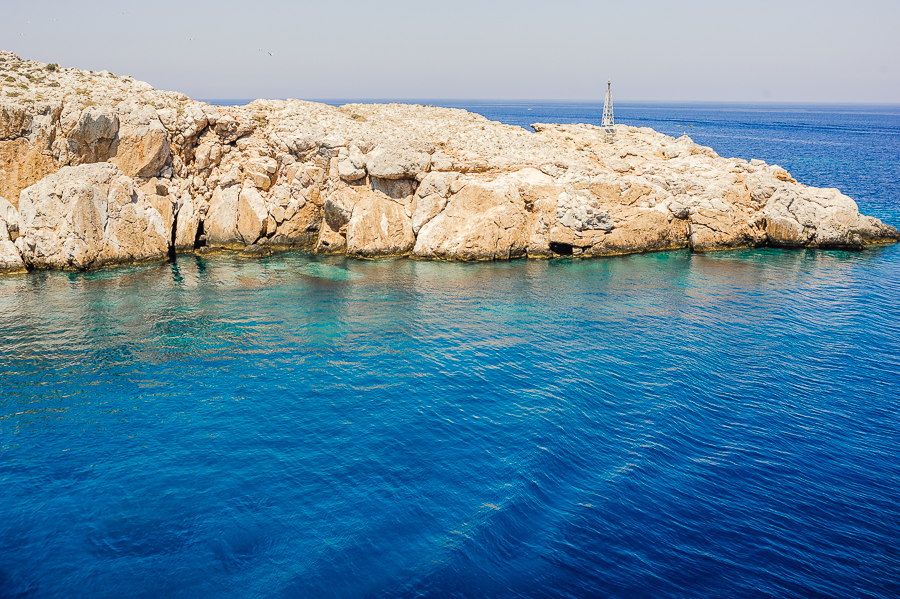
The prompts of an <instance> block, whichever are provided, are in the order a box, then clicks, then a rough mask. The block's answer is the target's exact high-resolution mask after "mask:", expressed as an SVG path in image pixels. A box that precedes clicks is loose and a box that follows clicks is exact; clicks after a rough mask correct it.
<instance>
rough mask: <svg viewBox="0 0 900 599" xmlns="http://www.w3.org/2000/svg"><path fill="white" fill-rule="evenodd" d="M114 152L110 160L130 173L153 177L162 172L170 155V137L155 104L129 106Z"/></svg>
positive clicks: (129, 174) (113, 148)
mask: <svg viewBox="0 0 900 599" xmlns="http://www.w3.org/2000/svg"><path fill="white" fill-rule="evenodd" d="M110 155H111V158H110V159H109V161H110V162H112V163H113V164H116V165H118V167H119V168H120V169H122V172H124V173H125V174H126V175H128V176H130V177H136V176H142V177H152V176H153V175H156V174H157V173H158V172H159V170H160V169H161V168H162V166H163V164H165V162H166V159H167V158H168V157H169V139H168V134H167V132H166V128H165V127H164V126H163V124H162V122H161V121H160V120H159V117H158V115H157V114H156V110H155V109H154V108H153V107H152V106H133V107H129V108H128V110H127V112H125V113H124V115H123V118H122V121H121V126H120V128H119V132H118V136H117V138H116V140H115V143H114V144H113V146H112V147H111V149H110Z"/></svg>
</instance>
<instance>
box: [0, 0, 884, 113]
mask: <svg viewBox="0 0 900 599" xmlns="http://www.w3.org/2000/svg"><path fill="white" fill-rule="evenodd" d="M898 25H900V1H897V0H892V1H883V0H856V1H855V2H848V1H846V0H842V1H840V2H837V1H832V0H816V1H807V0H798V1H792V0H780V1H772V0H758V1H755V2H747V1H745V2H730V1H728V0H715V1H713V0H683V1H680V2H672V1H658V0H647V1H640V0H629V1H620V2H603V1H597V0H594V1H574V0H555V1H554V0H550V1H547V0H544V1H541V2H537V1H532V0H518V1H506V0H501V1H494V2H491V1H490V0H480V1H473V0H460V1H455V2H425V1H422V0H420V1H418V2H413V1H409V0H380V1H377V2H376V1H369V2H364V1H357V0H342V1H327V0H324V1H323V0H319V1H318V2H302V1H293V2H286V1H282V0H253V1H251V2H247V1H246V0H244V1H234V0H215V1H210V0H201V1H191V0H181V1H172V0H154V2H146V1H144V2H133V1H129V0H120V1H115V2H114V1H95V0H79V1H77V2H73V1H72V0H65V1H62V0H29V1H20V0H3V2H2V10H0V49H3V50H10V51H13V52H15V53H17V54H18V55H19V56H21V57H22V58H27V59H35V60H40V61H42V62H56V63H59V64H60V65H62V66H72V67H78V68H81V69H89V70H104V69H105V70H108V71H111V72H113V73H115V74H117V75H131V76H133V77H135V78H137V79H140V80H143V81H147V82H149V83H150V84H151V85H153V86H154V87H156V88H157V89H170V90H177V91H181V92H184V93H186V94H188V95H189V96H191V97H194V98H201V99H229V98H234V99H238V98H241V99H245V98H246V99H250V98H289V97H290V98H301V99H310V100H312V99H338V98H340V99H358V100H366V99H397V100H425V99H484V100H489V99H497V100H500V99H504V100H563V99H565V100H594V101H602V98H603V94H604V92H605V88H606V80H607V79H608V78H609V79H612V81H613V89H614V93H615V97H616V99H617V101H620V102H621V101H647V102H778V103H783V102H823V103H835V102H838V103H845V102H846V103H892V104H900V31H898ZM270 53H271V54H270Z"/></svg>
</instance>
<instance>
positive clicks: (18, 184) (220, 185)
mask: <svg viewBox="0 0 900 599" xmlns="http://www.w3.org/2000/svg"><path fill="white" fill-rule="evenodd" d="M3 56H4V57H8V59H7V60H6V61H4V62H0V195H4V196H5V197H6V198H7V199H8V200H9V203H10V204H11V205H12V206H14V207H15V206H18V204H19V197H20V196H19V194H20V192H21V191H22V190H23V189H25V188H27V187H29V186H33V185H35V184H37V183H38V182H40V181H43V180H44V178H45V177H47V176H48V175H51V174H52V173H54V172H56V170H57V169H59V168H60V167H62V166H65V165H78V164H89V163H95V162H103V161H111V162H113V163H115V164H117V165H119V167H120V169H121V170H122V171H123V172H124V175H126V178H127V176H134V177H135V179H136V180H138V181H140V182H141V185H142V191H141V193H137V192H135V193H137V196H138V199H137V200H136V201H135V202H129V204H130V203H134V204H137V205H144V204H147V205H150V204H152V205H154V206H155V212H157V213H158V214H159V215H160V220H161V221H162V227H163V229H164V230H165V233H166V239H171V236H172V231H171V228H174V236H175V242H174V245H175V246H176V248H177V249H178V251H185V250H189V249H192V248H193V246H194V243H195V241H196V240H198V239H199V240H201V241H202V239H203V237H198V234H199V231H200V226H201V225H200V223H201V221H202V231H203V233H204V234H205V235H206V239H207V242H208V243H209V245H211V246H214V247H234V248H237V247H241V248H243V247H245V246H246V245H247V244H254V246H267V245H296V246H307V247H308V246H310V245H313V244H314V245H315V248H316V251H320V252H341V253H344V252H346V253H350V254H351V255H359V256H376V255H386V254H403V253H405V252H408V251H410V250H409V245H410V232H411V234H412V237H413V239H414V240H415V241H414V243H413V245H412V251H413V253H414V254H415V255H416V256H417V257H422V258H438V259H461V260H480V259H498V258H499V259H502V258H509V257H515V256H520V255H523V254H527V255H528V256H532V257H552V256H555V255H559V254H567V253H571V254H573V255H584V256H594V255H596V256H601V255H611V254H616V253H628V252H639V251H648V250H656V249H665V248H672V247H686V248H687V247H690V248H693V249H695V250H716V249H727V248H734V247H744V246H755V245H766V244H768V245H791V246H797V247H822V248H827V247H852V248H862V247H865V246H867V245H870V244H872V243H881V242H886V241H895V240H898V239H900V233H898V232H897V230H896V229H894V228H893V227H890V226H888V225H885V224H884V223H881V222H880V221H878V220H877V219H872V218H869V217H865V216H863V215H861V214H859V210H858V207H857V206H856V204H855V203H854V202H853V201H852V200H850V199H849V198H846V196H842V195H841V194H840V193H838V192H836V191H834V190H817V189H814V188H808V187H805V186H803V185H801V184H799V183H797V182H796V180H795V179H794V178H793V177H791V175H790V174H789V173H787V171H785V170H784V169H782V168H781V167H778V166H775V165H767V164H766V163H764V162H762V161H759V160H753V161H750V162H747V161H744V160H739V159H726V158H722V157H720V156H718V154H716V152H715V151H713V150H712V149H711V148H706V147H704V146H700V145H698V144H696V143H694V142H693V141H692V140H691V139H690V138H688V137H687V136H683V137H681V138H678V139H673V138H671V137H667V136H665V135H661V134H658V133H656V132H654V131H652V130H651V129H648V128H636V127H629V126H625V125H618V126H616V136H615V139H616V141H615V143H613V144H607V143H604V139H603V134H602V131H601V130H600V129H599V128H598V127H595V126H592V125H575V124H573V125H559V124H539V123H537V124H535V125H533V129H534V132H530V131H526V130H524V129H522V128H519V127H514V126H510V125H503V124H500V123H495V122H491V121H489V120H488V119H486V118H484V117H483V116H481V115H477V114H472V113H469V112H466V111H464V110H456V109H449V108H440V107H431V106H413V105H402V104H351V105H346V106H341V107H334V106H328V105H324V104H317V103H313V102H303V101H299V100H284V101H282V100H257V101H254V102H251V103H250V104H248V105H246V106H228V107H224V106H222V107H212V106H208V105H206V104H204V103H201V102H195V101H192V100H190V99H189V98H187V97H186V96H185V95H183V94H179V93H175V92H166V91H160V90H155V89H153V88H152V86H150V85H149V84H146V83H143V82H140V81H136V80H134V79H133V78H131V77H127V76H124V77H116V76H113V75H111V74H110V73H107V72H103V71H101V72H89V71H80V70H77V69H68V68H59V69H56V70H47V69H45V66H46V65H43V64H42V63H38V62H36V61H22V60H20V59H19V58H18V57H15V56H14V55H11V54H3ZM34 72H39V73H40V77H32V78H31V79H26V78H25V77H24V75H23V73H34ZM7 76H9V77H11V78H12V79H13V81H14V82H15V89H14V90H13V88H11V87H4V86H5V81H6V77H7ZM22 85H25V86H26V87H27V88H28V89H27V91H26V92H23V93H21V95H19V96H15V95H11V94H9V93H7V92H9V91H11V90H12V91H14V93H15V94H20V91H19V90H21V89H23V88H22V87H20V86H22ZM101 195H102V194H101ZM85 202H86V201H83V202H81V203H78V202H75V205H77V206H79V210H78V211H76V212H77V213H78V214H79V215H80V216H79V217H78V218H79V219H80V220H79V221H78V222H79V223H81V225H83V227H82V228H84V229H85V231H87V230H88V229H90V227H89V226H88V225H90V223H92V222H94V221H93V220H92V218H93V217H90V214H91V213H90V210H89V209H88V208H89V207H88V204H91V202H87V203H85ZM107 202H109V199H108V198H107ZM48 210H49V208H48ZM134 210H136V209H135V208H133V207H132V208H129V207H128V206H127V205H123V206H122V207H121V209H120V210H114V212H115V214H116V216H115V219H116V220H117V221H122V222H130V221H128V219H131V218H132V216H133V215H132V214H131V212H133V211H134ZM109 214H110V213H109V212H108V213H107V216H106V218H107V219H108V218H109ZM89 217H90V218H89ZM98 218H99V217H98ZM135 218H137V217H135ZM101 220H102V219H101ZM63 221H65V219H61V220H59V222H60V223H62V222H63ZM135 222H137V221H135ZM120 225H121V222H119V223H118V224H116V225H115V226H113V228H112V229H110V230H109V234H110V235H112V234H114V235H113V237H114V238H115V240H118V239H126V240H127V244H132V245H133V244H134V239H133V231H134V230H136V229H134V230H133V229H127V228H122V227H121V226H120ZM60 226H61V227H63V229H64V228H65V226H66V225H63V224H60ZM98 226H99V225H98ZM100 228H101V229H102V230H103V239H104V242H103V243H104V244H106V243H107V241H106V240H107V239H109V240H110V242H109V243H110V244H112V245H110V247H113V246H114V245H115V243H113V241H112V240H113V237H110V236H109V235H107V229H106V225H103V226H102V227H100ZM90 230H93V229H90ZM98 230H99V229H98ZM7 233H8V234H10V236H12V235H15V231H11V230H10V228H9V227H7ZM61 234H62V235H63V237H65V238H66V239H68V237H66V235H67V233H65V231H62V233H61ZM98 235H99V234H98ZM29 239H33V238H29ZM33 240H34V239H33ZM16 243H19V245H20V246H21V244H22V243H23V239H22V238H21V237H20V238H19V239H18V240H17V241H16ZM88 245H89V246H90V248H88V249H84V250H83V251H82V250H78V251H76V252H75V253H74V254H72V256H73V257H72V260H69V261H62V262H58V263H59V264H63V262H65V264H97V263H100V262H102V261H104V260H106V259H107V254H102V253H101V250H98V249H97V248H96V247H94V246H96V243H93V242H92V244H88ZM21 247H22V248H23V252H24V248H25V246H21ZM104 247H106V246H105V245H104ZM91 248H93V249H91ZM95 250H96V256H95V257H93V258H92V257H91V253H90V252H91V251H95ZM28 251H29V252H31V251H32V250H28ZM73 251H75V250H73ZM110 251H112V252H113V254H114V256H113V258H111V259H118V258H116V257H115V256H118V255H125V254H127V252H125V251H124V250H121V249H114V250H110ZM140 251H143V250H139V252H140ZM78 252H81V253H78ZM29 255H30V254H29ZM26 261H27V260H26ZM73 267H74V266H73Z"/></svg>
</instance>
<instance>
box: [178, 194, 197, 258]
mask: <svg viewBox="0 0 900 599" xmlns="http://www.w3.org/2000/svg"><path fill="white" fill-rule="evenodd" d="M199 226H200V211H199V206H197V205H196V204H195V203H194V199H193V197H192V196H191V194H190V193H188V192H184V194H183V195H182V196H181V198H180V199H179V202H178V211H177V213H176V218H175V251H176V252H186V251H190V250H193V249H194V244H195V242H196V240H197V230H198V228H199Z"/></svg>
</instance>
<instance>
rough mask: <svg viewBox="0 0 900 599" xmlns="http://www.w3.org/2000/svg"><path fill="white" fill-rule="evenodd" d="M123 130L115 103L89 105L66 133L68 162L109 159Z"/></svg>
mask: <svg viewBox="0 0 900 599" xmlns="http://www.w3.org/2000/svg"><path fill="white" fill-rule="evenodd" d="M118 133H119V116H118V113H117V111H116V110H115V108H113V107H112V106H89V107H87V108H85V109H83V110H82V111H81V112H80V113H79V114H78V117H77V120H76V121H75V123H74V126H73V127H72V128H71V129H69V130H68V131H67V132H66V160H65V162H66V163H67V164H71V165H78V164H90V163H92V162H101V161H104V160H106V159H107V158H109V156H110V155H111V153H112V145H113V142H114V141H115V139H116V136H117V135H118Z"/></svg>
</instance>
